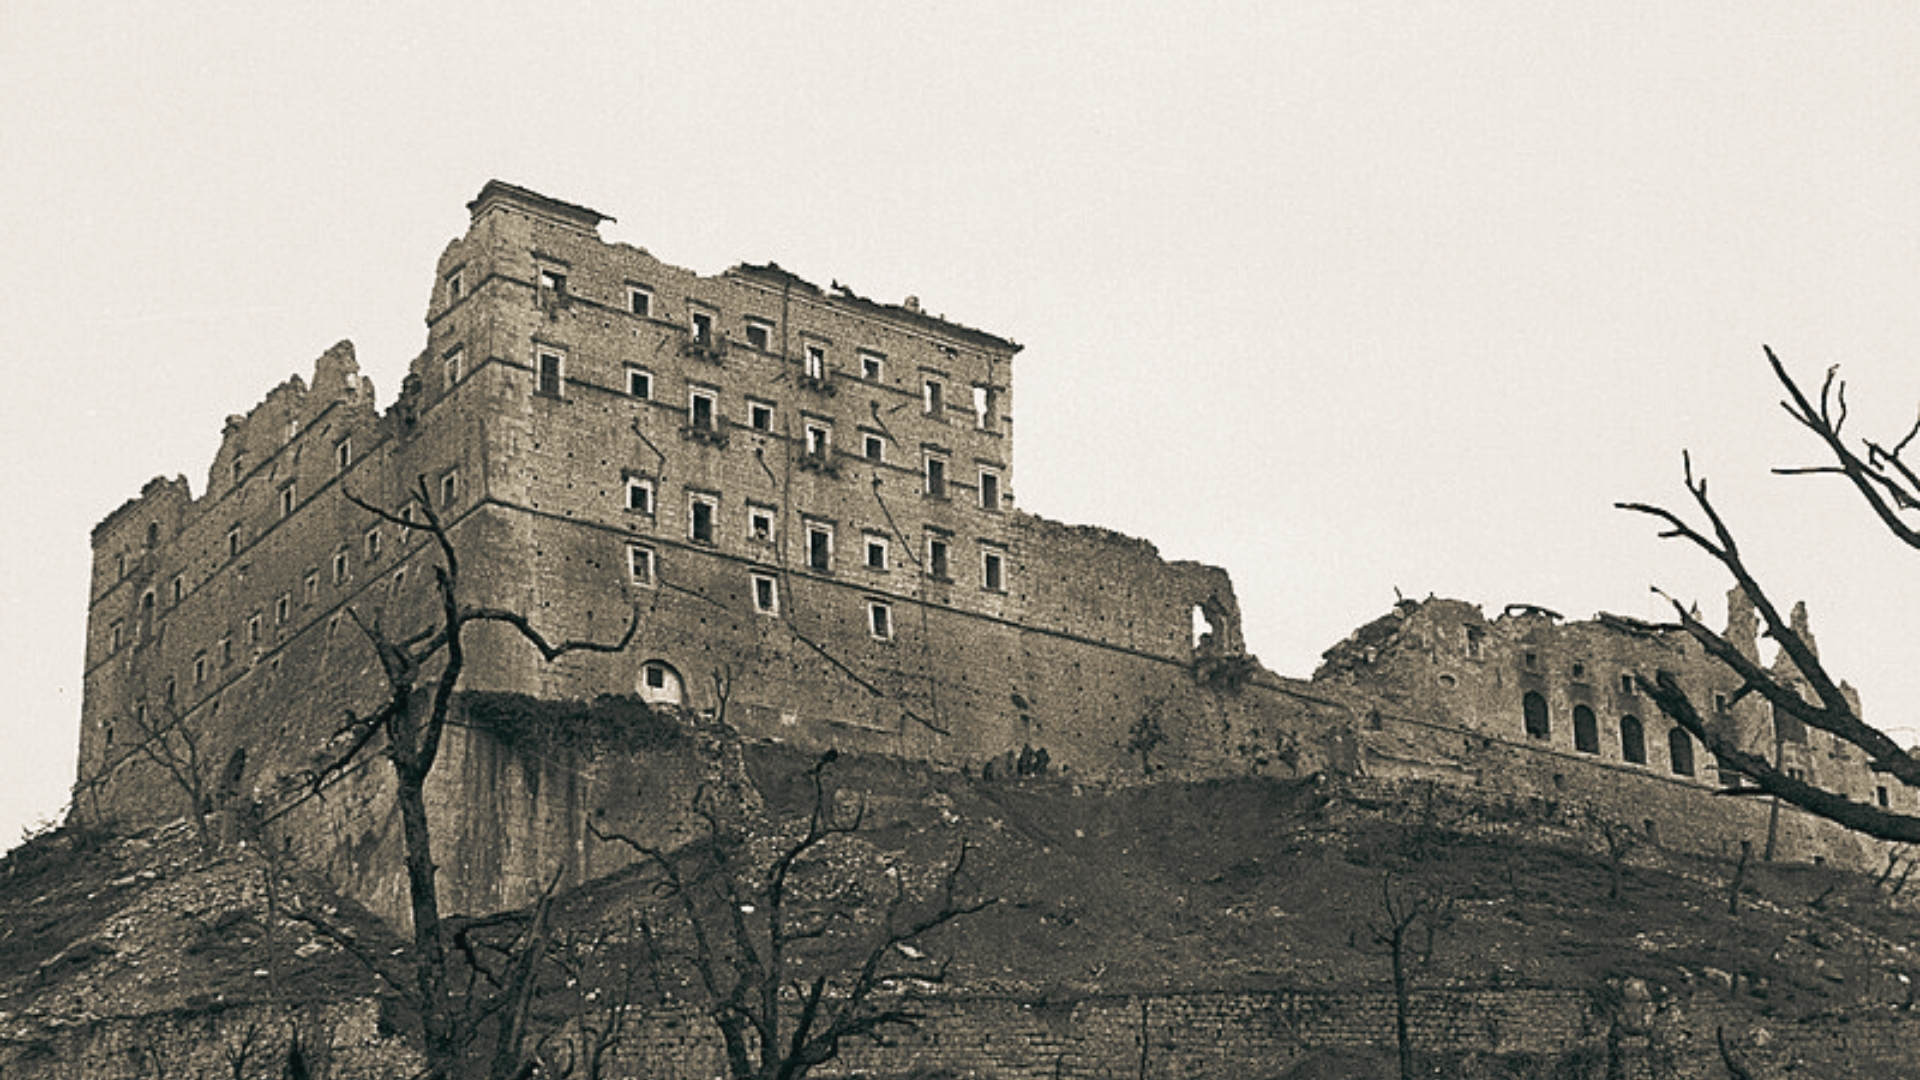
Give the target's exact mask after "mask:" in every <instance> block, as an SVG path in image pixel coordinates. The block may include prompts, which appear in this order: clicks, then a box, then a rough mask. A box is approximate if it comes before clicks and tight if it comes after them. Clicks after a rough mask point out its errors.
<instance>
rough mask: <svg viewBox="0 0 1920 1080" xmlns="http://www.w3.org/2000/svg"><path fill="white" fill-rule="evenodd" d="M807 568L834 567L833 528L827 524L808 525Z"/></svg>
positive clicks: (829, 568) (821, 568)
mask: <svg viewBox="0 0 1920 1080" xmlns="http://www.w3.org/2000/svg"><path fill="white" fill-rule="evenodd" d="M807 568H808V569H810V570H821V571H826V570H832V569H833V530H832V529H830V528H828V527H827V526H825V525H809V526H807Z"/></svg>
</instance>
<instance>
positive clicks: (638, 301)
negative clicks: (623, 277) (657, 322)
mask: <svg viewBox="0 0 1920 1080" xmlns="http://www.w3.org/2000/svg"><path fill="white" fill-rule="evenodd" d="M627 310H628V311H630V312H632V313H634V314H635V315H638V316H640V317H641V318H643V319H648V318H652V317H653V294H652V293H650V292H648V291H647V290H645V289H642V288H638V287H635V286H632V285H629V286H627Z"/></svg>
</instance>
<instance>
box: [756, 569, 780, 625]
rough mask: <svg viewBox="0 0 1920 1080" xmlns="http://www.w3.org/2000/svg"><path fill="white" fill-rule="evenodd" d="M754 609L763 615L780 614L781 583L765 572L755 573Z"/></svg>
mask: <svg viewBox="0 0 1920 1080" xmlns="http://www.w3.org/2000/svg"><path fill="white" fill-rule="evenodd" d="M753 610H755V611H757V612H759V613H760V614H762V615H778V614H780V588H779V583H778V582H776V581H774V579H773V578H771V577H768V576H767V575H765V574H755V575H753Z"/></svg>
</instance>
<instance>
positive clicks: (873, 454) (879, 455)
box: [860, 433, 887, 461]
mask: <svg viewBox="0 0 1920 1080" xmlns="http://www.w3.org/2000/svg"><path fill="white" fill-rule="evenodd" d="M860 452H861V453H862V454H863V455H864V456H865V457H866V459H867V460H868V461H885V460H887V440H885V439H883V438H881V437H880V436H878V435H874V434H872V433H868V434H866V435H863V436H861V439H860Z"/></svg>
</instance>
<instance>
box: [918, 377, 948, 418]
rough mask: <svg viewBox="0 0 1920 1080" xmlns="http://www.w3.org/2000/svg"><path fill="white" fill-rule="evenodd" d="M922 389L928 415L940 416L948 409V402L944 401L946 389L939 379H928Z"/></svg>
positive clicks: (923, 402)
mask: <svg viewBox="0 0 1920 1080" xmlns="http://www.w3.org/2000/svg"><path fill="white" fill-rule="evenodd" d="M922 389H923V401H922V404H924V405H925V406H926V410H927V415H928V416H939V415H940V413H941V411H942V410H943V409H944V408H945V407H946V402H945V401H944V400H942V399H943V398H944V397H945V393H946V391H945V388H944V387H942V386H941V385H940V381H939V380H938V379H928V380H927V381H926V383H925V385H924V386H923V388H922Z"/></svg>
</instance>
